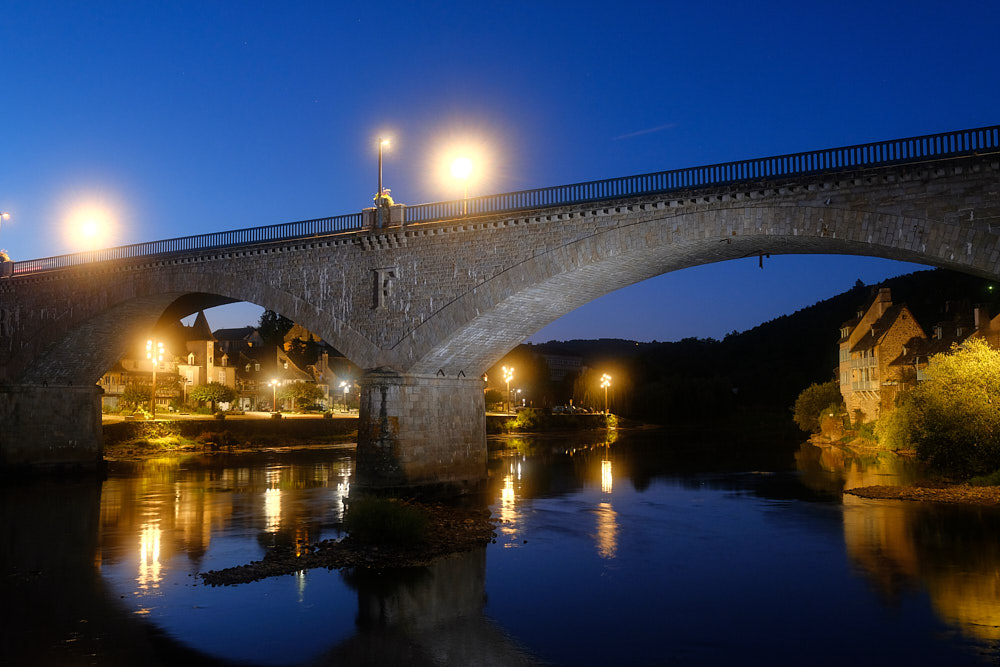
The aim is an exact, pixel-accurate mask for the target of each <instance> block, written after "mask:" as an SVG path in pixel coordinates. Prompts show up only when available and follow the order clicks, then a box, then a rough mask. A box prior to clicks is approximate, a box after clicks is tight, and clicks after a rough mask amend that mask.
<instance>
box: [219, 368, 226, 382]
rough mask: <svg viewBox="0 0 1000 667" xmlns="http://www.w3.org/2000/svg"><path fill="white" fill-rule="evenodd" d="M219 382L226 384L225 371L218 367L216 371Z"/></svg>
mask: <svg viewBox="0 0 1000 667" xmlns="http://www.w3.org/2000/svg"><path fill="white" fill-rule="evenodd" d="M217 375H218V378H219V384H226V371H224V370H222V369H221V368H220V369H219V371H218V373H217Z"/></svg>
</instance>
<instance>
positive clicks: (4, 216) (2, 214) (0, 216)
mask: <svg viewBox="0 0 1000 667" xmlns="http://www.w3.org/2000/svg"><path fill="white" fill-rule="evenodd" d="M4 220H10V213H8V212H7V211H0V222H3V221H4Z"/></svg>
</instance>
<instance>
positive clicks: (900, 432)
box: [875, 396, 916, 452]
mask: <svg viewBox="0 0 1000 667" xmlns="http://www.w3.org/2000/svg"><path fill="white" fill-rule="evenodd" d="M915 418H916V415H915V414H914V411H913V407H912V405H911V404H910V399H909V398H908V397H907V396H904V397H903V400H902V402H901V403H900V405H899V406H898V407H897V408H896V409H895V410H893V411H892V412H890V413H889V414H887V415H883V416H882V417H880V418H879V420H878V423H877V424H876V425H875V439H876V440H878V443H879V445H881V446H882V447H884V448H885V449H888V450H891V451H894V452H895V451H899V450H911V449H913V448H914V443H913V438H912V434H913V430H914V427H915V425H914V419H915Z"/></svg>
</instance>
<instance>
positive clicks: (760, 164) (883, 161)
mask: <svg viewBox="0 0 1000 667" xmlns="http://www.w3.org/2000/svg"><path fill="white" fill-rule="evenodd" d="M994 153H998V154H1000V125H994V126H991V127H982V128H977V129H972V130H958V131H955V132H944V133H941V134H930V135H925V136H920V137H909V138H906V139H891V140H888V141H879V142H874V143H868V144H859V145H856V146H844V147H840V148H828V149H823V150H817V151H809V152H805V153H793V154H790V155H778V156H773V157H765V158H757V159H753V160H741V161H738V162H725V163H722V164H714V165H707V166H702V167H689V168H686V169H675V170H671V171H660V172H656V173H650V174H639V175H636V176H624V177H620V178H612V179H606V180H600V181H588V182H586V183H574V184H572V185H558V186H554V187H549V188H538V189H534V190H522V191H519V192H507V193H503V194H495V195H486V196H482V197H475V198H471V199H456V200H451V201H445V202H436V203H430V204H419V205H416V206H407V207H405V208H404V210H403V216H404V217H403V222H404V224H412V223H417V222H436V221H444V220H453V219H458V218H464V217H469V216H477V215H495V214H503V213H515V212H518V211H526V210H539V209H546V208H553V207H558V206H566V205H572V204H583V203H587V202H596V201H605V200H612V199H620V198H623V197H634V196H643V195H654V194H660V193H669V192H675V191H683V190H694V189H700V188H709V187H717V186H724V185H735V184H739V183H759V182H761V181H767V180H772V179H776V178H786V177H790V176H808V175H817V174H825V173H840V172H849V171H859V170H865V169H873V168H879V167H885V166H892V165H902V164H917V163H921V162H927V161H931V160H941V159H946V158H951V157H964V156H971V155H989V154H994ZM362 229H364V226H363V216H362V214H361V213H349V214H347V215H340V216H336V217H331V218H317V219H315V220H302V221H299V222H289V223H284V224H278V225H268V226H264V227H251V228H247V229H237V230H232V231H223V232H215V233H211V234H201V235H197V236H185V237H181V238H175V239H165V240H161V241H150V242H146V243H137V244H133V245H126V246H118V247H114V248H106V249H102V250H94V251H89V252H82V253H74V254H68V255H58V256H55V257H45V258H41V259H30V260H25V261H20V262H12V263H11V265H10V266H9V268H6V267H5V268H6V270H5V271H4V275H24V274H30V273H38V272H42V271H51V270H55V269H62V268H67V267H72V266H79V265H81V264H89V263H93V262H105V261H113V260H121V259H131V258H137V257H155V256H159V255H170V254H175V253H179V252H188V251H199V250H213V249H222V248H238V247H240V246H248V245H254V244H259V243H270V242H277V241H294V240H297V239H307V238H315V237H317V236H325V235H329V234H337V233H343V232H351V231H360V230H362Z"/></svg>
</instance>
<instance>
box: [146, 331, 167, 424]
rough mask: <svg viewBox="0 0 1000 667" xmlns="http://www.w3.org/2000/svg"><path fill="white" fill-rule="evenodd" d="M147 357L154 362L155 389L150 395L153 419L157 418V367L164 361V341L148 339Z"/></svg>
mask: <svg viewBox="0 0 1000 667" xmlns="http://www.w3.org/2000/svg"><path fill="white" fill-rule="evenodd" d="M146 358H147V359H149V360H150V361H151V362H152V363H153V391H152V392H151V395H150V397H149V403H150V406H149V411H150V412H151V413H152V414H153V419H156V369H157V368H159V367H160V362H162V361H163V343H161V342H159V341H154V340H152V339H150V340H147V341H146Z"/></svg>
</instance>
